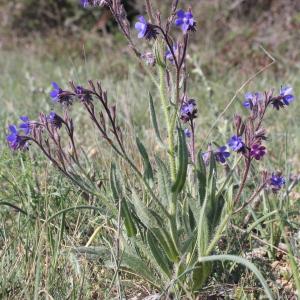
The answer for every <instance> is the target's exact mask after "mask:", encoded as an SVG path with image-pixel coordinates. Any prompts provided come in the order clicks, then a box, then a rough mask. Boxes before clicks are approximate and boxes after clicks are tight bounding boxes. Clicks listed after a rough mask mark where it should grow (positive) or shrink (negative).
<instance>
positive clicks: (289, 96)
mask: <svg viewBox="0 0 300 300" xmlns="http://www.w3.org/2000/svg"><path fill="white" fill-rule="evenodd" d="M280 96H281V97H282V101H283V103H284V104H285V105H289V104H290V103H291V102H293V101H294V99H295V97H294V95H293V88H292V87H290V86H284V87H281V88H280Z"/></svg>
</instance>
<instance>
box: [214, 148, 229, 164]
mask: <svg viewBox="0 0 300 300" xmlns="http://www.w3.org/2000/svg"><path fill="white" fill-rule="evenodd" d="M226 150H227V147H226V146H222V147H220V148H219V149H218V150H217V151H215V158H216V161H218V162H220V163H222V164H224V163H225V162H226V159H227V158H228V157H229V156H230V153H229V152H228V151H226Z"/></svg>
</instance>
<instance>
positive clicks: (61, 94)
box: [50, 82, 73, 105]
mask: <svg viewBox="0 0 300 300" xmlns="http://www.w3.org/2000/svg"><path fill="white" fill-rule="evenodd" d="M51 84H52V87H53V90H52V91H51V92H50V97H51V98H52V101H53V102H58V103H61V104H65V105H71V104H72V96H73V94H72V93H70V92H67V91H63V90H62V89H61V88H60V87H59V85H58V84H57V83H56V82H52V83H51Z"/></svg>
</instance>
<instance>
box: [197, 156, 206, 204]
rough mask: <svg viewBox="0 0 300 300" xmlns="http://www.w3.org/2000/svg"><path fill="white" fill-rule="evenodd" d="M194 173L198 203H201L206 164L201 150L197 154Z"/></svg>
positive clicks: (204, 184) (203, 196)
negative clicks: (196, 182) (196, 180)
mask: <svg viewBox="0 0 300 300" xmlns="http://www.w3.org/2000/svg"><path fill="white" fill-rule="evenodd" d="M196 174H197V179H198V193H199V200H200V204H201V205H202V204H203V201H204V198H205V193H206V166H205V163H204V160H203V157H202V152H201V150H200V151H199V152H198V155H197V165H196Z"/></svg>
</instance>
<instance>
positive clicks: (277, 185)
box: [269, 173, 285, 192]
mask: <svg viewBox="0 0 300 300" xmlns="http://www.w3.org/2000/svg"><path fill="white" fill-rule="evenodd" d="M269 185H270V187H271V188H272V191H273V192H278V191H279V190H280V189H281V188H282V187H283V186H284V185H285V178H284V177H283V176H281V174H280V173H273V174H272V176H271V177H270V178H269Z"/></svg>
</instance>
